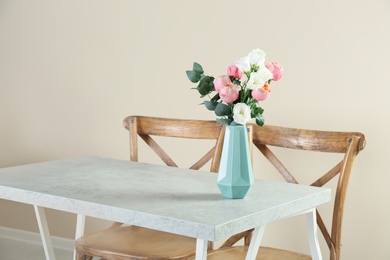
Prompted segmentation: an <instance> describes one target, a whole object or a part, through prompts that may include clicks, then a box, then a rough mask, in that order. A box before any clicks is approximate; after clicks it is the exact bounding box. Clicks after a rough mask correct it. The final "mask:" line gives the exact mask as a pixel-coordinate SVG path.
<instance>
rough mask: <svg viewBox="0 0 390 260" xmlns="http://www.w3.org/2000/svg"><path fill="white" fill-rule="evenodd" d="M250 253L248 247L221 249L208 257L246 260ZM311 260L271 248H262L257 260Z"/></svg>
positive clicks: (223, 259)
mask: <svg viewBox="0 0 390 260" xmlns="http://www.w3.org/2000/svg"><path fill="white" fill-rule="evenodd" d="M247 251H248V247H247V246H235V247H229V248H223V249H219V250H217V251H214V252H211V253H209V254H208V255H207V260H241V259H242V260H244V259H245V256H246V253H247ZM286 259H287V260H311V257H310V256H308V255H305V254H299V253H296V252H291V251H287V250H280V249H275V248H271V247H260V248H259V252H258V254H257V256H256V260H286Z"/></svg>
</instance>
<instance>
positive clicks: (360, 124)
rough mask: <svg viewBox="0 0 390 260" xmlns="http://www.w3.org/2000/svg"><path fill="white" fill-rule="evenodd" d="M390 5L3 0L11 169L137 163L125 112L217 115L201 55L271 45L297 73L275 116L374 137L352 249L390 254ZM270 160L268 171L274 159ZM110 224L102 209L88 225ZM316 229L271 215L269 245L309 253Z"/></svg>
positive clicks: (14, 216)
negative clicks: (89, 160)
mask: <svg viewBox="0 0 390 260" xmlns="http://www.w3.org/2000/svg"><path fill="white" fill-rule="evenodd" d="M389 12H390V2H389V1H388V0H371V1H366V0H365V1H363V0H358V1H356V0H337V1H336V0H330V1H313V0H298V1H245V0H244V1H205V0H200V1H190V0H174V1H168V0H166V1H162V0H161V1H157V0H156V1H150V0H137V1H135V0H134V1H96V0H83V1H75V0H73V1H62V0H59V1H51V0H46V1H45V0H36V1H28V0H24V1H23V0H2V1H0V37H1V38H0V167H6V166H12V165H18V164H24V163H30V162H37V161H44V160H50V159H57V158H64V157H69V156H77V155H90V154H93V155H101V156H110V157H115V158H123V159H126V158H127V157H128V143H127V134H126V132H125V131H124V129H123V128H122V124H121V121H122V119H123V118H124V117H125V116H127V115H130V114H144V115H153V116H166V117H178V118H197V119H213V118H214V116H213V115H212V114H211V113H209V112H208V111H206V110H205V109H204V108H203V107H201V106H198V104H199V103H200V100H199V98H198V95H197V94H196V92H194V91H193V90H190V88H191V87H193V85H191V84H190V83H189V81H188V80H187V78H186V76H185V70H186V69H189V68H190V67H191V66H192V62H193V61H198V62H200V63H201V64H202V65H203V66H204V68H205V69H206V72H207V73H209V74H211V75H219V74H224V73H225V70H226V67H227V66H228V65H230V64H231V63H232V62H233V61H234V60H235V59H237V58H239V57H241V56H243V55H245V54H247V53H248V52H249V51H250V50H251V49H253V48H257V47H258V48H261V49H263V50H265V51H266V52H267V55H268V57H269V58H270V59H272V60H276V61H278V62H280V63H281V64H282V65H283V66H284V69H285V75H284V77H283V79H282V80H281V81H280V82H278V83H277V84H274V88H273V95H272V96H271V98H270V99H269V100H267V101H266V102H265V103H264V105H263V107H264V108H265V109H266V112H265V116H266V123H267V124H275V125H284V126H291V127H298V128H316V129H326V130H341V131H360V132H363V133H364V134H365V135H366V137H367V147H366V149H365V150H364V151H363V152H362V153H361V154H360V155H359V157H358V158H357V161H356V164H355V168H354V172H353V176H352V178H351V186H350V188H349V194H348V200H347V206H346V213H345V221H344V230H343V231H344V233H343V249H342V256H343V257H342V259H346V260H352V259H382V260H385V259H390V251H389V249H388V248H389V247H388V243H389V240H388V237H389V231H390V226H389V223H390V222H389V221H388V220H389V219H390V208H389V195H390V193H389V183H390V177H389V176H390V174H389V172H388V170H387V169H388V167H387V166H388V162H387V151H388V147H389V138H388V133H389V129H390V125H389V121H388V116H389V112H390V104H389V103H388V96H389V95H390V88H389V81H388V77H389V74H390V73H389V72H390V48H389V46H390V44H389V41H390V30H389V29H388V25H389V24H390V16H389ZM177 155H178V156H180V152H177ZM293 162H294V161H292V158H289V159H288V162H287V164H289V163H293ZM321 162H322V161H319V164H321ZM305 163H307V161H306V162H305ZM260 164H261V163H260ZM324 166H325V165H324ZM256 167H257V170H256V177H257V178H261V177H262V176H263V175H262V174H263V172H264V171H265V169H267V168H266V166H264V168H263V166H261V165H259V163H257V166H256ZM0 209H1V210H0V212H1V214H0V225H3V226H8V227H15V228H21V229H26V230H37V227H36V223H35V220H34V216H33V210H32V208H31V206H27V205H21V204H16V203H12V202H6V201H0ZM48 218H49V224H50V228H51V230H52V233H53V234H54V235H58V236H64V237H72V236H73V231H72V228H73V225H74V222H75V217H74V215H72V214H67V213H63V212H56V211H50V212H49V216H48ZM59 220H61V222H62V224H58V223H59V222H60V221H59ZM105 224H107V223H106V222H104V221H98V220H91V219H89V221H88V225H87V228H88V232H90V231H92V230H95V229H97V228H99V227H101V226H104V225H105ZM292 226H293V227H292ZM302 227H304V223H303V221H302V219H299V218H298V219H297V220H289V221H285V222H282V223H278V224H274V225H271V226H270V228H269V229H267V231H266V237H265V240H264V243H265V244H273V245H280V246H284V247H285V248H290V249H296V250H307V242H306V240H305V235H304V234H303V235H297V236H298V238H296V237H295V235H294V234H293V233H294V232H295V233H299V232H302Z"/></svg>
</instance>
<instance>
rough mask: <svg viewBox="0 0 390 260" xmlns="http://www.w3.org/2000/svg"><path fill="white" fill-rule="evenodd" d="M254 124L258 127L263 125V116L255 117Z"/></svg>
mask: <svg viewBox="0 0 390 260" xmlns="http://www.w3.org/2000/svg"><path fill="white" fill-rule="evenodd" d="M256 124H258V125H259V126H263V125H264V116H263V115H262V114H257V115H256Z"/></svg>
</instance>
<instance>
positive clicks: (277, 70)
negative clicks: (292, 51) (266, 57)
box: [265, 61, 283, 81]
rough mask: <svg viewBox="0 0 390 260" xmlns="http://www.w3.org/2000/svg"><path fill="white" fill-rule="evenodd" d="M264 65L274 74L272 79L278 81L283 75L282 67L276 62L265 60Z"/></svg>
mask: <svg viewBox="0 0 390 260" xmlns="http://www.w3.org/2000/svg"><path fill="white" fill-rule="evenodd" d="M265 67H266V68H267V69H268V70H269V71H271V73H272V74H273V75H274V78H273V80H275V81H278V80H279V79H280V78H281V77H282V75H283V68H282V66H280V64H279V63H277V62H274V61H272V62H267V63H266V64H265Z"/></svg>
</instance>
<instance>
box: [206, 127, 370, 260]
mask: <svg viewBox="0 0 390 260" xmlns="http://www.w3.org/2000/svg"><path fill="white" fill-rule="evenodd" d="M252 141H253V145H254V146H256V147H257V148H258V149H259V150H260V152H261V153H262V154H263V155H264V156H265V157H266V158H267V159H268V160H269V161H270V162H271V164H272V165H273V166H274V167H275V168H276V169H277V170H278V172H279V173H280V174H281V176H282V177H283V178H284V179H285V180H286V181H287V182H289V183H298V181H297V179H296V178H295V177H294V175H293V174H291V172H290V171H289V170H288V169H287V168H286V167H285V166H284V165H283V164H282V162H281V161H280V160H279V159H278V158H277V157H276V155H275V154H274V153H273V152H272V151H271V149H270V148H269V147H270V146H275V147H281V148H288V149H295V150H306V151H316V152H325V153H340V154H342V153H343V154H344V157H343V159H342V160H341V161H340V162H339V163H337V164H336V165H335V166H334V167H333V168H332V169H330V170H329V171H328V172H326V173H325V174H324V175H322V176H321V177H320V178H319V179H317V180H316V181H314V182H313V183H312V184H311V185H312V186H317V187H322V186H323V185H324V184H326V183H328V182H329V181H330V180H332V179H333V178H334V177H336V176H337V175H338V183H337V187H336V190H335V199H334V206H333V215H332V224H331V229H330V231H329V229H328V228H327V227H326V225H325V223H324V221H323V219H322V217H321V215H320V214H319V212H318V210H317V214H316V215H317V224H318V227H319V229H320V230H321V233H322V235H323V237H324V239H325V241H326V243H327V245H328V248H329V251H330V260H339V259H340V251H341V234H342V222H343V216H344V205H345V200H346V194H347V187H348V183H349V179H350V175H351V170H352V165H353V162H354V159H355V157H356V156H357V154H358V153H359V152H360V151H362V150H363V149H364V147H365V144H366V140H365V136H364V135H363V134H362V133H358V132H331V131H319V130H306V129H296V128H287V127H279V126H271V125H264V126H262V127H260V126H257V125H254V124H253V125H252ZM251 234H252V230H248V231H246V232H242V233H240V234H237V235H235V236H232V237H231V238H230V239H229V240H227V241H226V242H225V243H223V244H222V246H221V247H220V248H219V249H218V250H223V249H228V248H230V247H233V246H234V245H235V244H236V243H237V242H238V241H239V240H241V239H242V238H245V239H246V241H245V245H248V243H249V239H248V237H250V236H251ZM218 250H216V251H215V252H217V251H218ZM261 252H262V249H260V250H259V254H261ZM211 254H213V253H211ZM212 259H216V258H212ZM218 259H219V258H218ZM259 259H261V257H260V258H259ZM267 259H268V258H267ZM221 260H222V258H221Z"/></svg>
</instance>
